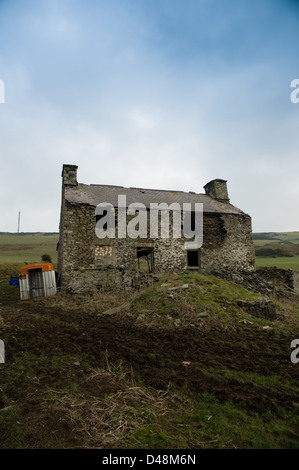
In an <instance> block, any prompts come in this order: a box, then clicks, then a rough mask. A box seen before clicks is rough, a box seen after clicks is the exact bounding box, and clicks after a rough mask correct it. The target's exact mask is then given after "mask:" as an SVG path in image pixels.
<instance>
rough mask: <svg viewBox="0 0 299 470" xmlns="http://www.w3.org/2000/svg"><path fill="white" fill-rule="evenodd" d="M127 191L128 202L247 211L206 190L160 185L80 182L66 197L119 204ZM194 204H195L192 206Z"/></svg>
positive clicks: (78, 201)
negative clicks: (195, 204)
mask: <svg viewBox="0 0 299 470" xmlns="http://www.w3.org/2000/svg"><path fill="white" fill-rule="evenodd" d="M119 195H125V196H126V202H127V206H129V205H130V204H131V203H133V202H139V203H142V204H144V205H145V206H146V207H147V208H149V207H150V204H151V203H157V204H160V203H162V202H164V203H166V204H171V203H173V202H177V203H179V204H180V205H181V207H183V203H191V204H194V203H195V202H198V203H202V204H203V211H204V212H213V213H222V214H239V215H241V214H244V212H243V211H241V210H240V209H238V208H237V207H235V206H233V205H232V204H229V203H224V202H220V201H217V200H216V199H214V198H212V197H211V196H208V195H206V194H198V193H193V192H184V191H166V190H158V189H143V188H125V187H122V186H108V185H101V184H91V185H87V184H81V183H79V184H78V186H66V187H65V199H66V201H68V202H69V203H71V204H88V205H91V206H94V207H96V206H97V205H98V204H99V203H101V202H107V203H110V204H112V205H113V206H115V207H117V205H118V196H119ZM192 207H193V206H192Z"/></svg>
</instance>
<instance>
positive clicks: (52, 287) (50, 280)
mask: <svg viewBox="0 0 299 470" xmlns="http://www.w3.org/2000/svg"><path fill="white" fill-rule="evenodd" d="M43 279H44V290H45V296H46V297H47V296H49V295H54V294H55V293H56V279H55V271H44V272H43Z"/></svg>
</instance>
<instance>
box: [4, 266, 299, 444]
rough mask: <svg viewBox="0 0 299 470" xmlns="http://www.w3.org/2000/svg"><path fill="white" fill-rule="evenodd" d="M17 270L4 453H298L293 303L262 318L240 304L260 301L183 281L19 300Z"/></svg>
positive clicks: (10, 310)
mask: <svg viewBox="0 0 299 470" xmlns="http://www.w3.org/2000/svg"><path fill="white" fill-rule="evenodd" d="M13 270H14V269H13ZM11 272H12V268H11V265H9V266H8V265H7V266H2V267H1V274H0V277H1V279H3V278H5V279H6V282H4V283H2V284H0V290H1V291H0V292H1V305H0V338H1V339H3V340H4V341H5V346H6V362H5V364H0V371H1V373H0V426H1V444H0V446H1V448H49V449H55V448H78V447H80V448H101V449H111V448H123V449H126V448H129V449H155V448H157V449H228V448H247V449H253V448H269V449H273V448H279V449H282V448H288V449H290V448H298V447H299V442H298V437H297V431H298V424H299V422H298V406H299V402H298V392H299V373H298V372H299V369H298V364H293V363H292V362H291V361H290V353H291V349H290V343H291V340H292V339H293V338H296V337H297V338H298V337H299V330H298V320H299V302H298V300H296V298H294V299H293V300H289V301H284V302H277V308H278V310H279V311H280V315H279V316H278V317H277V319H276V320H273V321H270V320H268V319H265V318H257V317H255V316H252V315H250V314H248V313H246V312H245V311H244V310H243V309H242V308H240V307H239V305H238V300H240V299H242V300H247V301H254V300H256V299H260V298H261V297H260V296H259V295H257V294H253V293H252V292H249V291H247V290H246V289H244V288H242V287H241V286H238V285H236V284H234V283H232V282H227V281H223V280H221V279H218V278H215V277H213V276H208V275H203V274H196V273H188V274H183V275H173V276H170V277H167V278H165V279H161V280H160V281H159V283H157V284H156V285H154V286H153V287H152V288H150V289H146V290H144V291H142V292H138V293H135V294H134V295H133V294H132V295H129V296H128V295H126V296H125V297H122V296H118V297H117V298H116V297H115V296H113V295H111V294H110V295H108V294H107V295H104V294H102V295H101V296H100V295H95V296H94V297H89V298H85V297H84V296H81V297H79V296H66V295H64V294H62V293H59V294H57V295H56V296H55V297H52V298H44V299H35V300H30V301H20V300H19V294H18V288H17V287H15V286H9V285H8V280H9V276H10V274H11ZM115 307H119V308H118V309H115ZM113 309H114V310H113ZM113 312H114V313H113Z"/></svg>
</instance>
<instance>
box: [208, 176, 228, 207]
mask: <svg viewBox="0 0 299 470" xmlns="http://www.w3.org/2000/svg"><path fill="white" fill-rule="evenodd" d="M226 183H227V181H226V180H221V179H215V180H212V181H210V182H209V183H207V184H206V185H205V186H204V190H205V192H206V194H207V195H208V196H211V197H212V198H214V199H217V201H220V202H227V203H229V197H228V192H227V185H226Z"/></svg>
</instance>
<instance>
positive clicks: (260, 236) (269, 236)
mask: <svg viewBox="0 0 299 470" xmlns="http://www.w3.org/2000/svg"><path fill="white" fill-rule="evenodd" d="M253 242H254V246H264V245H267V244H268V243H294V244H299V232H265V233H253Z"/></svg>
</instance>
